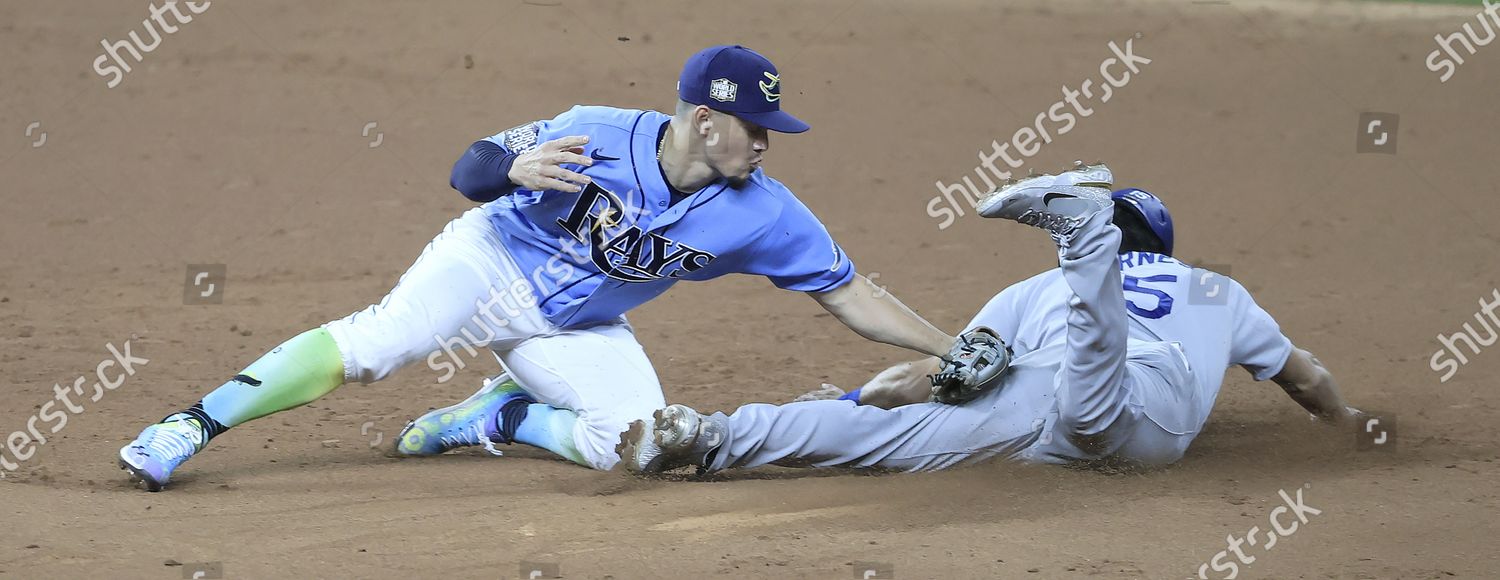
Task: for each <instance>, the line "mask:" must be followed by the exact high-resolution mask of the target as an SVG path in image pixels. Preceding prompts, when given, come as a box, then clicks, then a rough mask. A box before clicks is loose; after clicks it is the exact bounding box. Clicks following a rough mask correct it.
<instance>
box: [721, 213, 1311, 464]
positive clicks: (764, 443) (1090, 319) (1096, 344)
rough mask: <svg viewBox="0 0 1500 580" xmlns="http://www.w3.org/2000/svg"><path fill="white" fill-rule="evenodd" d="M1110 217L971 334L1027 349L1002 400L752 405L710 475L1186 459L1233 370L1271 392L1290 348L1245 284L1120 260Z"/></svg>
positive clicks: (730, 423)
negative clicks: (775, 468)
mask: <svg viewBox="0 0 1500 580" xmlns="http://www.w3.org/2000/svg"><path fill="white" fill-rule="evenodd" d="M1109 219H1110V212H1108V211H1103V212H1100V213H1098V214H1096V215H1095V216H1094V217H1093V218H1091V219H1090V220H1089V222H1088V223H1086V224H1085V225H1084V226H1083V227H1082V228H1081V230H1080V231H1079V232H1078V234H1077V235H1076V237H1075V238H1074V240H1073V241H1072V243H1071V244H1070V245H1069V247H1068V248H1066V249H1063V250H1060V251H1059V267H1058V268H1057V269H1055V270H1051V271H1048V272H1045V273H1043V274H1040V275H1038V276H1035V277H1033V278H1031V279H1029V280H1026V281H1024V282H1022V283H1019V284H1016V285H1014V286H1011V287H1009V288H1007V289H1005V291H1003V292H1001V293H1000V294H999V295H997V296H996V297H995V298H994V299H993V300H991V301H990V303H989V304H988V305H986V306H985V308H984V309H983V310H981V311H980V313H979V314H978V315H977V316H976V317H975V319H974V321H973V322H971V323H970V328H972V327H975V326H987V327H990V328H992V329H994V330H995V331H996V332H998V333H999V335H1000V336H1001V337H1003V338H1005V340H1006V341H1007V342H1008V343H1009V344H1010V345H1011V346H1012V348H1013V349H1014V351H1015V354H1016V357H1015V359H1014V361H1013V363H1012V370H1011V372H1010V374H1009V375H1008V376H1007V377H1006V379H1005V383H1004V385H1003V386H1002V388H1000V389H997V390H994V391H991V392H989V393H986V394H985V395H984V396H983V397H980V398H979V399H976V400H974V401H971V402H969V403H966V404H964V405H956V406H955V405H942V404H937V403H921V404H915V405H906V406H903V407H898V408H896V409H891V410H885V409H879V408H876V407H870V406H863V405H855V404H854V403H853V402H850V401H812V402H806V403H792V404H788V405H766V404H753V405H746V406H744V407H741V408H740V409H739V410H737V411H736V412H735V413H734V414H733V415H730V416H728V417H727V418H726V417H724V416H723V414H717V415H716V417H717V418H718V419H719V420H722V421H724V422H725V424H726V425H727V433H726V436H725V440H724V442H723V444H722V445H721V446H720V447H719V449H718V451H717V452H716V453H715V454H714V455H713V456H711V458H710V459H711V461H710V462H709V465H708V467H709V469H711V470H718V469H725V468H730V467H754V466H758V465H765V464H768V463H776V464H782V465H798V466H816V467H831V466H840V465H842V466H855V467H882V468H890V469H899V470H906V471H927V470H934V469H944V468H948V467H952V466H955V465H960V464H964V463H970V462H976V461H982V460H985V459H989V458H993V457H1003V458H1007V459H1012V460H1016V461H1027V462H1045V463H1063V462H1071V461H1077V460H1097V459H1103V458H1118V459H1123V460H1126V461H1130V462H1135V463H1140V464H1145V465H1163V464H1167V463H1171V462H1174V461H1177V460H1178V459H1180V458H1181V457H1182V454H1183V452H1184V451H1186V449H1187V447H1188V444H1189V443H1191V442H1192V440H1193V438H1194V437H1196V436H1197V434H1198V432H1199V430H1200V429H1201V428H1202V426H1203V423H1204V422H1205V421H1207V419H1208V413H1209V410H1210V409H1212V407H1213V402H1214V400H1215V399H1216V398H1217V396H1218V391H1219V387H1220V386H1221V385H1222V383H1223V379H1224V370H1225V369H1226V368H1228V367H1229V366H1230V365H1232V364H1237V365H1241V366H1244V367H1245V368H1246V369H1248V370H1250V371H1251V373H1253V374H1254V375H1255V378H1256V379H1257V380H1265V379H1268V378H1270V377H1272V376H1274V375H1275V374H1276V373H1278V372H1280V370H1281V367H1282V365H1284V364H1285V363H1286V359H1287V357H1288V356H1289V355H1290V353H1291V348H1292V346H1291V341H1290V340H1288V339H1287V338H1286V337H1285V336H1284V335H1282V334H1281V331H1280V328H1279V327H1278V326H1277V325H1276V322H1275V321H1274V320H1272V319H1271V317H1270V316H1269V315H1268V314H1266V313H1265V311H1264V310H1261V309H1260V307H1259V306H1257V305H1256V304H1255V302H1254V300H1252V299H1251V298H1250V295H1249V294H1248V293H1247V292H1246V291H1245V290H1244V288H1243V287H1241V286H1240V285H1239V284H1238V283H1236V282H1234V281H1233V280H1231V279H1229V278H1227V277H1224V276H1219V275H1216V274H1213V273H1211V272H1208V271H1206V270H1194V269H1192V268H1191V267H1189V266H1186V265H1184V264H1181V263H1179V262H1177V261H1175V260H1172V259H1171V258H1168V257H1166V256H1161V255H1157V254H1145V253H1138V252H1131V253H1127V254H1118V250H1119V245H1120V231H1119V229H1118V228H1116V227H1115V226H1114V225H1113V224H1111V223H1109ZM1122 290H1123V292H1122Z"/></svg>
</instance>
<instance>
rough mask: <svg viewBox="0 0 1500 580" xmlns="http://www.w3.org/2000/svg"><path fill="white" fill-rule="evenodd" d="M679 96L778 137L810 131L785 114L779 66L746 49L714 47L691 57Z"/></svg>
mask: <svg viewBox="0 0 1500 580" xmlns="http://www.w3.org/2000/svg"><path fill="white" fill-rule="evenodd" d="M677 96H678V98H681V99H682V100H684V101H687V102H689V103H692V104H694V105H704V106H707V107H708V108H710V109H713V110H715V111H720V112H724V113H729V114H731V115H734V116H736V117H739V118H741V119H744V120H746V121H749V122H751V123H755V124H756V125H760V126H762V127H765V128H767V129H770V130H772V131H776V132H778V133H801V132H803V131H806V130H807V123H803V122H802V120H801V119H798V118H796V117H793V116H791V115H790V114H788V113H786V112H785V111H782V110H781V75H780V73H777V72H776V65H774V64H771V61H770V60H769V59H767V58H766V57H764V56H761V55H760V53H758V52H755V51H753V50H750V49H748V48H745V47H743V46H739V45H732V46H731V45H720V46H713V47H709V48H705V49H703V50H701V51H698V53H697V54H694V55H693V56H691V57H689V58H688V60H687V64H686V65H683V67H682V77H680V78H679V79H678V80H677Z"/></svg>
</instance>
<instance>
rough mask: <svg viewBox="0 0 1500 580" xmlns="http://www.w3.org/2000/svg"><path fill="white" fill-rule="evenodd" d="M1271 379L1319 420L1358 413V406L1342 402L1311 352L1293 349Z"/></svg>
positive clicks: (1332, 420) (1342, 419)
mask: <svg viewBox="0 0 1500 580" xmlns="http://www.w3.org/2000/svg"><path fill="white" fill-rule="evenodd" d="M1271 380H1272V381H1275V382H1276V384H1278V385H1281V389H1282V390H1284V391H1286V394H1287V395H1288V396H1290V397H1291V398H1292V400H1293V401H1296V402H1297V404H1299V405H1302V408H1304V409H1307V412H1309V413H1312V414H1313V416H1314V417H1316V418H1317V419H1319V420H1321V421H1326V422H1329V423H1344V422H1348V421H1352V420H1354V418H1355V417H1356V416H1357V415H1358V414H1359V411H1358V410H1357V409H1355V408H1353V407H1350V406H1348V405H1347V404H1345V403H1344V398H1343V396H1341V395H1339V387H1338V384H1337V383H1335V382H1334V380H1333V373H1330V372H1328V369H1327V368H1324V367H1323V363H1322V362H1320V361H1319V360H1318V359H1317V357H1314V356H1313V355H1312V353H1310V352H1307V351H1305V350H1302V349H1300V348H1293V349H1292V354H1291V356H1289V357H1287V360H1286V365H1285V366H1283V367H1282V369H1281V372H1280V373H1277V374H1276V376H1274V377H1271Z"/></svg>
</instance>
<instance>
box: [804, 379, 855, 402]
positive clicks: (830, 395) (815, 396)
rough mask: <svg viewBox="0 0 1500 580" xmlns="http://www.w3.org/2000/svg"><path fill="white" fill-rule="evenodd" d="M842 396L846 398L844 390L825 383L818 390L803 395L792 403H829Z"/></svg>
mask: <svg viewBox="0 0 1500 580" xmlns="http://www.w3.org/2000/svg"><path fill="white" fill-rule="evenodd" d="M842 396H844V390H843V389H840V388H838V387H837V386H834V385H831V384H828V383H823V386H822V387H821V388H819V389H818V390H815V391H808V392H806V393H803V394H802V395H800V396H798V397H797V398H795V399H792V402H793V403H801V402H805V401H827V400H831V399H837V398H839V397H842Z"/></svg>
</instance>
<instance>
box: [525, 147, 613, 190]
mask: <svg viewBox="0 0 1500 580" xmlns="http://www.w3.org/2000/svg"><path fill="white" fill-rule="evenodd" d="M588 142H589V138H588V137H587V136H583V135H576V136H571V137H559V138H557V139H553V140H551V141H548V142H546V143H542V144H541V145H539V146H537V148H536V149H532V150H531V151H527V152H525V153H522V154H520V155H519V156H517V157H516V161H515V163H512V164H511V166H510V174H509V175H507V176H506V177H508V178H510V182H511V183H514V184H516V185H519V186H521V188H522V189H529V190H531V191H545V190H548V189H551V190H555V191H565V192H568V193H578V192H580V191H583V186H585V185H588V184H589V182H590V181H591V180H590V179H589V176H587V175H584V174H581V173H575V172H573V171H569V170H567V169H564V168H563V167H562V166H563V165H564V164H568V163H572V164H574V165H582V166H584V167H589V166H591V165H593V164H594V160H593V159H590V158H589V157H588V156H585V155H584V154H583V146H584V145H587V144H588Z"/></svg>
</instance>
